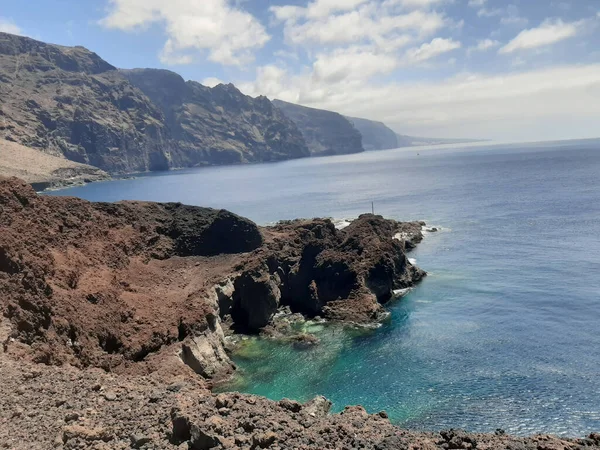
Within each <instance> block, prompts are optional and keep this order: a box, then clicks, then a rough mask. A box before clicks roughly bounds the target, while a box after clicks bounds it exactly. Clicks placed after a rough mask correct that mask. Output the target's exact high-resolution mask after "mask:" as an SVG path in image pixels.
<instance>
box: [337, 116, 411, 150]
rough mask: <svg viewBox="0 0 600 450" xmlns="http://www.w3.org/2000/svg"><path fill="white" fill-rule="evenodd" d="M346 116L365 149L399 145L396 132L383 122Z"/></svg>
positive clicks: (380, 148) (396, 146)
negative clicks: (358, 134)
mask: <svg viewBox="0 0 600 450" xmlns="http://www.w3.org/2000/svg"><path fill="white" fill-rule="evenodd" d="M346 118H347V119H348V120H349V121H350V122H352V124H353V125H354V126H355V127H356V129H357V130H358V131H359V132H360V134H361V136H362V145H363V147H364V149H365V150H367V151H369V150H390V149H393V148H398V147H399V145H398V137H397V135H396V133H395V132H394V131H393V130H391V129H390V128H388V127H387V126H386V125H385V124H384V123H382V122H374V121H372V120H367V119H358V118H356V117H346Z"/></svg>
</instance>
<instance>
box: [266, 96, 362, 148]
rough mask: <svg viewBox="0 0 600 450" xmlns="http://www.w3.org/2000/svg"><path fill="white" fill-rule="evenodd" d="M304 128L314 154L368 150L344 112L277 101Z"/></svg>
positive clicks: (305, 136) (306, 138)
mask: <svg viewBox="0 0 600 450" xmlns="http://www.w3.org/2000/svg"><path fill="white" fill-rule="evenodd" d="M273 104H274V105H275V106H276V107H278V108H279V109H281V110H282V111H283V113H284V114H285V115H286V116H287V117H289V118H290V119H291V120H292V121H293V122H294V123H295V124H296V125H297V126H298V128H299V129H300V132H301V133H302V136H304V140H305V141H306V144H307V145H308V148H309V149H310V153H311V155H312V156H327V155H344V154H349V153H360V152H363V151H364V148H363V146H362V137H361V134H360V133H359V131H358V130H357V129H356V128H355V127H354V125H352V123H351V122H350V121H349V120H348V119H346V118H345V117H344V116H342V115H341V114H338V113H335V112H331V111H324V110H321V109H315V108H307V107H305V106H300V105H296V104H293V103H288V102H284V101H282V100H273Z"/></svg>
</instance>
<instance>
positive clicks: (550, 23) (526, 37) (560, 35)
mask: <svg viewBox="0 0 600 450" xmlns="http://www.w3.org/2000/svg"><path fill="white" fill-rule="evenodd" d="M581 25H582V22H581V21H580V22H571V23H566V22H563V21H562V20H560V19H558V20H546V21H545V22H543V23H542V24H541V25H540V26H539V27H537V28H530V29H528V30H523V31H521V32H520V33H519V34H518V35H517V37H515V38H514V39H513V40H512V41H510V42H509V43H508V44H507V45H505V46H504V47H502V48H501V49H500V50H499V53H501V54H506V53H512V52H515V51H517V50H530V49H533V48H539V47H544V46H547V45H551V44H554V43H556V42H560V41H562V40H565V39H569V38H572V37H574V36H576V35H577V33H578V30H579V27H580V26H581Z"/></svg>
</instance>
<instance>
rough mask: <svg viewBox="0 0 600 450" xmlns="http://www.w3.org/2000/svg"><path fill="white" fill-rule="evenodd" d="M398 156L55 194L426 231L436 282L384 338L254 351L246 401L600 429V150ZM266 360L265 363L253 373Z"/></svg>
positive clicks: (265, 219) (424, 250)
mask: <svg viewBox="0 0 600 450" xmlns="http://www.w3.org/2000/svg"><path fill="white" fill-rule="evenodd" d="M419 153H420V154H419V155H417V152H416V151H415V150H393V151H386V152H372V153H365V154H360V155H352V156H341V157H331V158H324V159H307V160H300V161H292V162H286V163H277V164H269V165H257V166H243V167H220V168H208V169H197V170H186V171H180V172H172V173H165V174H154V175H151V176H143V177H140V178H138V179H134V180H119V181H114V182H109V183H98V184H91V185H88V186H84V187H80V188H73V189H69V190H66V191H62V192H55V193H53V195H67V194H68V195H76V196H80V197H83V198H87V199H90V200H105V201H114V200H120V199H139V200H157V201H181V202H184V203H191V204H197V205H203V206H214V207H224V208H227V209H230V210H233V211H234V212H237V213H239V214H242V215H245V216H248V217H250V218H252V219H254V220H256V221H257V222H259V223H263V224H264V223H269V222H272V221H276V220H279V219H289V218H294V217H314V216H332V217H336V218H345V217H355V216H357V215H358V214H360V213H361V212H365V211H369V210H370V208H371V201H374V202H375V208H376V212H377V213H380V214H383V215H385V216H388V217H393V218H396V219H401V220H413V219H424V220H426V221H427V222H428V223H429V224H431V225H439V226H442V227H443V229H444V231H442V232H441V233H437V234H430V235H428V236H427V238H426V239H425V241H424V242H423V243H422V244H421V245H420V246H419V247H418V249H417V250H416V251H415V252H414V253H413V254H412V255H411V257H413V258H415V259H416V260H417V264H418V265H419V266H420V267H422V268H424V269H425V270H427V271H428V272H430V276H429V277H428V278H427V279H426V281H425V282H423V283H422V284H421V285H420V286H419V287H418V288H417V289H415V290H414V291H413V292H412V293H411V294H409V295H408V296H407V297H405V298H404V299H402V300H401V301H399V302H397V303H396V304H394V305H392V306H391V311H392V316H391V319H390V321H389V323H386V324H384V326H382V327H381V328H380V329H378V330H376V331H372V332H363V333H347V332H344V331H342V330H340V329H339V328H337V327H325V328H324V329H321V330H317V331H316V332H317V334H318V335H319V336H320V338H321V340H322V342H321V345H320V346H318V347H316V348H314V349H312V350H307V351H298V350H295V349H293V348H291V347H287V346H280V345H276V344H274V343H269V342H252V341H250V342H248V343H246V344H245V346H244V347H243V349H242V351H241V352H240V354H239V355H238V356H237V357H236V361H237V362H238V364H239V365H240V367H241V369H242V370H241V375H242V376H241V378H239V379H237V380H236V384H235V386H236V387H238V388H240V389H243V390H244V391H246V392H252V393H257V394H261V395H265V396H268V397H271V398H274V399H279V398H281V397H289V398H295V399H298V400H306V399H308V398H310V397H312V396H314V395H316V394H322V395H325V396H327V397H328V398H330V399H331V400H332V401H333V402H334V406H335V407H336V408H337V409H340V408H342V407H343V406H344V405H346V404H362V405H364V406H365V407H366V408H367V409H368V410H369V411H371V412H376V411H379V410H386V411H388V413H389V414H390V417H391V418H392V419H393V420H394V421H395V422H396V423H398V424H400V425H403V426H406V427H410V428H418V429H440V428H444V427H461V428H465V429H467V430H470V431H493V430H495V429H496V428H504V429H505V430H506V431H507V432H511V433H516V434H530V433H534V432H550V433H556V434H562V435H575V436H580V435H585V434H587V433H589V432H591V431H598V430H600V184H599V177H600V141H581V142H568V143H550V144H537V145H533V144H530V145H511V146H497V147H488V148H462V149H461V148H457V149H444V150H427V151H420V152H419ZM257 354H258V355H261V359H260V360H256V359H252V358H249V356H252V355H257Z"/></svg>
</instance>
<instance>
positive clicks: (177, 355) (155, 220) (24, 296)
mask: <svg viewBox="0 0 600 450" xmlns="http://www.w3.org/2000/svg"><path fill="white" fill-rule="evenodd" d="M222 217H226V219H227V220H224V221H222V220H221V218H222ZM219 223H224V224H225V225H224V227H225V228H224V229H220V226H217V225H215V224H219ZM231 224H234V225H236V224H237V226H230V225H231ZM421 226H422V224H421V223H399V222H394V221H389V220H385V219H383V218H381V217H378V216H372V215H366V216H362V217H361V218H359V219H358V220H356V221H354V222H353V223H352V224H351V225H350V226H349V227H348V228H346V229H345V230H343V231H338V230H336V229H335V227H333V225H332V223H331V222H330V221H328V220H320V219H315V220H312V221H294V222H288V223H283V224H280V225H277V226H275V227H272V228H263V229H258V228H257V227H256V226H255V225H253V224H252V223H251V222H249V221H247V220H245V219H242V218H238V217H237V216H234V215H232V214H230V213H227V212H222V211H215V210H210V209H205V208H193V207H185V206H182V205H177V204H166V205H163V204H156V203H141V202H126V203H117V204H94V203H89V202H86V201H83V200H79V199H76V198H59V197H47V196H38V195H36V194H35V192H34V191H33V190H32V188H31V186H30V185H28V184H26V183H25V182H23V181H20V180H17V179H15V178H12V179H5V178H2V179H0V342H1V343H2V347H1V350H0V380H2V382H1V383H0V424H1V426H0V446H2V447H4V448H11V449H16V450H21V449H23V450H24V449H27V450H46V449H48V448H64V449H81V448H97V449H124V448H154V449H177V448H180V449H181V448H188V449H212V448H216V449H230V448H241V449H257V448H299V449H326V448H367V449H380V450H387V449H389V450H392V449H399V448H400V449H402V448H407V449H408V448H414V449H417V448H419V449H421V448H422V449H431V450H438V449H439V450H441V449H452V448H464V449H468V448H481V449H497V448H498V449H500V448H502V449H504V448H505V449H524V450H539V449H547V450H558V449H561V450H563V449H569V450H583V449H591V448H600V435H598V434H591V435H590V436H589V437H588V438H585V439H578V440H569V439H560V438H556V437H552V436H535V437H531V438H516V437H511V436H508V435H505V434H504V433H501V432H498V433H496V434H469V433H465V432H462V431H457V430H449V431H443V432H441V433H433V432H430V433H429V432H411V431H406V430H401V429H399V428H397V427H395V426H393V425H392V424H391V423H390V422H389V420H388V418H387V414H386V413H385V412H383V411H382V412H380V413H378V414H375V415H369V414H368V413H367V412H366V411H365V409H364V408H362V407H360V406H353V407H346V408H345V409H344V411H343V412H341V413H340V414H329V411H330V408H331V402H329V401H328V400H327V399H325V398H323V397H317V398H315V399H313V400H312V401H310V402H308V403H306V404H301V403H299V402H296V401H293V400H287V399H284V400H281V401H279V402H274V401H270V400H267V399H265V398H261V397H257V396H252V395H243V394H239V393H224V394H218V395H216V394H212V393H211V392H210V391H209V390H208V388H210V387H211V386H212V383H213V381H212V380H211V379H213V378H216V377H218V376H219V375H220V374H222V373H223V372H228V371H231V370H232V369H233V365H232V364H231V362H230V361H229V358H228V356H227V354H226V352H225V350H224V341H225V338H224V335H223V332H222V330H221V324H220V320H219V317H218V310H219V305H221V304H222V305H225V306H226V305H229V306H228V307H229V308H231V309H232V313H233V314H234V315H237V318H238V320H241V321H242V323H243V324H244V325H245V326H247V327H248V328H253V327H259V326H260V325H261V324H262V323H264V321H265V320H269V316H270V314H271V311H272V310H273V308H275V307H276V305H277V303H280V304H281V303H284V302H286V303H289V304H290V305H294V307H297V308H298V309H306V310H307V311H313V312H314V311H317V310H318V309H320V310H321V311H323V313H324V314H325V315H327V317H330V318H334V319H340V320H363V321H369V320H372V319H373V317H374V315H376V314H374V313H376V312H377V310H378V309H379V308H380V306H379V303H378V298H379V300H380V301H385V299H386V298H387V297H388V295H389V294H390V292H389V289H391V288H393V287H402V286H406V285H410V284H411V283H414V282H415V281H416V280H418V279H419V278H420V277H422V276H423V275H424V273H423V272H422V271H420V270H419V269H417V268H415V267H413V266H411V265H410V263H408V262H407V260H406V257H405V254H404V248H405V246H406V242H412V243H413V244H414V243H416V242H418V241H419V239H421V238H422V235H421V232H420V230H421ZM215 228H217V230H215ZM193 230H197V231H196V232H197V235H198V236H195V235H194V231H193ZM209 230H212V231H210V233H216V234H210V235H211V236H217V237H216V238H215V239H216V240H218V241H223V240H224V239H223V238H222V236H226V235H228V233H231V235H232V236H233V241H234V242H237V244H235V245H231V244H230V243H227V242H220V243H219V242H217V243H212V244H211V245H209V246H208V247H207V246H206V245H205V243H206V241H205V239H204V238H202V236H206V233H209ZM259 235H260V236H261V240H260V241H259V240H258V239H257V236H259ZM182 236H186V237H185V239H183V242H184V243H185V245H181V241H180V239H181V237H182ZM394 237H395V238H394ZM255 246H257V248H254V249H252V247H255ZM207 249H208V250H207ZM246 250H252V251H250V252H248V253H243V254H238V253H231V252H238V251H246ZM216 252H221V253H220V254H218V255H213V253H216ZM203 255H208V256H203ZM232 280H234V281H232ZM347 282H349V283H350V284H349V286H348V285H346V284H347ZM292 287H294V288H297V289H298V290H299V292H301V293H307V294H308V295H309V296H308V297H305V298H304V299H303V298H301V297H300V296H295V294H294V293H293V292H291V290H290V289H291V288H292ZM278 292H279V293H280V294H281V298H278V297H279V294H278ZM346 296H347V298H346ZM228 299H229V300H228ZM304 302H306V303H304ZM255 310H256V311H258V313H257V314H256V315H255ZM265 318H266V319H265ZM308 340H309V338H308V337H302V338H301V341H302V342H303V343H308ZM90 366H91V367H90ZM96 367H100V368H103V369H104V370H97V369H96ZM198 375H200V376H198Z"/></svg>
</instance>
